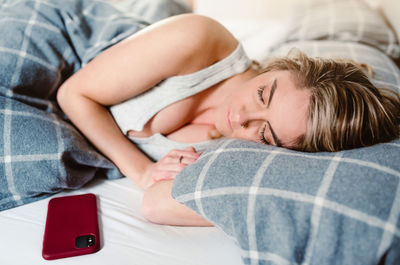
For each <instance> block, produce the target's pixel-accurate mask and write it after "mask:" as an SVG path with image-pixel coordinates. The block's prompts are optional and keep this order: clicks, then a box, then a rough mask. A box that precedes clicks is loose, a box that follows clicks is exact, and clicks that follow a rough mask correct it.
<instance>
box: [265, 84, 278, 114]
mask: <svg viewBox="0 0 400 265" xmlns="http://www.w3.org/2000/svg"><path fill="white" fill-rule="evenodd" d="M276 88H277V81H276V78H275V80H274V82H273V83H272V86H271V90H270V92H269V98H268V103H267V108H268V107H269V104H271V100H272V97H273V96H274V93H275V90H276Z"/></svg>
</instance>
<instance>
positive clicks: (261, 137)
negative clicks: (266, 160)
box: [260, 124, 270, 145]
mask: <svg viewBox="0 0 400 265" xmlns="http://www.w3.org/2000/svg"><path fill="white" fill-rule="evenodd" d="M266 127H267V125H266V124H264V127H263V128H262V129H261V131H260V141H261V143H263V144H267V145H270V143H269V142H268V140H267V139H266V138H265V128H266Z"/></svg>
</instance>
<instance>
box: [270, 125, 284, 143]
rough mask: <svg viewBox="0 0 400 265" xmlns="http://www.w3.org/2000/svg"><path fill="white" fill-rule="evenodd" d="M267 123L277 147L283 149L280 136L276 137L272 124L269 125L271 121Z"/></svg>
mask: <svg viewBox="0 0 400 265" xmlns="http://www.w3.org/2000/svg"><path fill="white" fill-rule="evenodd" d="M267 123H268V127H269V130H270V131H271V134H272V138H274V142H275V144H276V146H278V147H281V146H282V141H281V140H280V139H279V138H278V136H276V133H275V132H274V130H273V129H272V126H271V123H269V121H267Z"/></svg>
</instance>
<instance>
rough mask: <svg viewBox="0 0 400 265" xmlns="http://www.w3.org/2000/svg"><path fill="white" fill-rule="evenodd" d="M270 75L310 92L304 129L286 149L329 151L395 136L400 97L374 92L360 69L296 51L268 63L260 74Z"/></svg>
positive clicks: (380, 90) (399, 120)
mask: <svg viewBox="0 0 400 265" xmlns="http://www.w3.org/2000/svg"><path fill="white" fill-rule="evenodd" d="M364 68H365V65H364ZM273 70H287V71H290V72H291V74H292V75H293V77H294V81H295V83H296V85H297V86H298V88H299V89H309V90H310V91H311V95H310V103H309V109H308V116H309V117H308V123H307V130H306V133H305V134H304V135H302V136H300V137H299V138H298V139H297V140H296V143H295V145H294V147H293V148H292V149H296V150H301V151H309V152H317V151H332V152H333V151H339V150H343V149H351V148H357V147H364V146H370V145H373V144H376V143H380V142H387V141H390V140H393V139H395V138H397V137H399V135H400V130H399V124H400V96H399V94H398V93H396V92H395V91H393V90H389V89H386V88H377V87H375V86H374V85H373V84H372V83H371V81H370V80H369V78H368V75H367V74H366V73H365V71H364V70H365V69H363V65H360V64H357V63H356V62H354V61H351V60H342V59H340V60H334V59H326V58H310V57H308V56H307V55H305V54H304V53H302V52H300V51H296V52H295V54H294V56H293V51H292V52H291V53H290V56H287V57H282V58H276V59H274V60H272V61H270V62H268V64H267V66H266V67H265V68H264V69H263V70H262V72H268V71H273ZM368 70H369V72H372V71H371V69H370V68H369V69H368Z"/></svg>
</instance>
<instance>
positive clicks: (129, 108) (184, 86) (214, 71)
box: [110, 44, 251, 160]
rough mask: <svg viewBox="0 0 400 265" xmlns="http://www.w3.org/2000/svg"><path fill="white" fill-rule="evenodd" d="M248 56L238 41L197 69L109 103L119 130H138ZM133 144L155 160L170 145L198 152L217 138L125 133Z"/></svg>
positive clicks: (241, 65)
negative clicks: (189, 139)
mask: <svg viewBox="0 0 400 265" xmlns="http://www.w3.org/2000/svg"><path fill="white" fill-rule="evenodd" d="M250 64H251V60H250V59H249V57H248V56H247V54H246V52H245V51H244V49H243V47H242V45H241V44H239V45H238V46H237V47H236V49H235V50H234V51H233V52H232V53H231V54H230V55H229V56H227V57H225V58H224V59H222V60H221V61H219V62H216V63H215V64H213V65H210V66H209V67H207V68H204V69H202V70H200V71H197V72H194V73H191V74H187V75H180V76H172V77H169V78H167V79H165V80H163V81H162V82H160V83H159V84H157V85H156V86H154V87H153V88H151V89H149V90H147V91H145V92H144V93H142V94H140V95H138V96H136V97H134V98H131V99H129V100H127V101H124V102H122V103H120V104H117V105H114V106H112V107H110V112H111V114H112V116H113V117H114V120H115V122H116V123H117V124H118V126H119V128H120V129H121V131H122V132H123V133H124V134H126V133H127V132H128V131H129V130H135V131H141V130H143V127H144V126H145V125H146V123H147V122H148V121H149V120H150V119H151V118H152V117H153V116H154V115H155V114H156V113H157V112H159V111H160V110H162V109H163V108H165V107H167V106H168V105H170V104H173V103H175V102H177V101H179V100H182V99H185V98H187V97H190V96H192V95H194V94H197V93H199V92H201V91H203V90H205V89H207V88H209V87H212V86H213V85H215V84H217V83H219V82H221V81H223V80H225V79H227V78H229V77H231V76H233V75H236V74H239V73H242V72H244V71H245V70H246V69H247V68H249V66H250ZM129 138H130V140H131V141H133V142H134V143H135V144H136V145H137V147H138V148H139V149H140V150H141V151H142V152H144V153H145V154H147V156H149V157H150V158H151V159H153V160H159V159H160V158H162V157H163V156H164V155H166V154H167V153H168V152H169V151H170V150H171V149H184V148H185V147H187V146H193V147H194V148H195V149H196V150H197V151H198V152H201V151H202V150H204V149H205V148H206V147H207V145H209V144H211V143H213V142H215V141H218V139H217V140H211V141H205V142H198V143H190V144H189V143H179V142H176V141H172V140H170V139H168V138H167V137H165V136H163V135H162V134H159V133H156V134H154V135H152V136H150V137H144V138H143V137H129Z"/></svg>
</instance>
